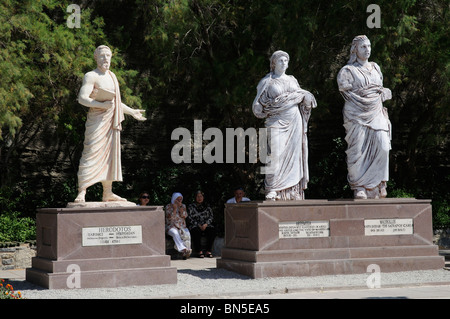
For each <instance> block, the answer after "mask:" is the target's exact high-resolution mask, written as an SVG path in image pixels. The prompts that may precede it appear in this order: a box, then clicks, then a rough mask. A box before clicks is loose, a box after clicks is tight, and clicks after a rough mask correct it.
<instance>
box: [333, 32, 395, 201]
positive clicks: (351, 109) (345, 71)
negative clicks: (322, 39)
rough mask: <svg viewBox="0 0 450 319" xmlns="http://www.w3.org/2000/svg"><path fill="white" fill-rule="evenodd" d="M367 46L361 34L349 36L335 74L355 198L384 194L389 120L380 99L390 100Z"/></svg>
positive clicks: (388, 146)
mask: <svg viewBox="0 0 450 319" xmlns="http://www.w3.org/2000/svg"><path fill="white" fill-rule="evenodd" d="M370 53H371V45H370V41H369V39H368V38H367V37H366V36H365V35H360V36H357V37H355V38H354V39H353V42H352V46H351V49H350V59H349V61H348V63H347V65H346V66H344V67H343V68H342V69H341V70H340V71H339V74H338V76H337V82H338V86H339V91H340V93H341V95H342V96H343V97H344V100H345V105H344V109H343V115H344V127H345V131H346V136H345V140H346V141H347V145H348V148H347V151H346V154H347V168H348V176H347V179H348V182H349V184H350V187H351V188H352V189H353V191H354V197H355V198H358V199H366V198H383V197H386V195H387V191H386V182H387V181H388V179H389V150H390V149H391V123H390V121H389V117H388V114H387V110H386V108H384V107H383V102H384V101H386V100H389V99H391V97H392V94H391V91H390V90H389V89H388V88H384V87H383V75H382V74H381V70H380V67H379V66H378V64H376V63H375V62H369V57H370Z"/></svg>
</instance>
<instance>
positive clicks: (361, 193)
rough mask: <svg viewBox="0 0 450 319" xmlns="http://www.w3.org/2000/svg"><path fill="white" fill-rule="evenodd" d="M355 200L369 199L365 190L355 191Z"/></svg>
mask: <svg viewBox="0 0 450 319" xmlns="http://www.w3.org/2000/svg"><path fill="white" fill-rule="evenodd" d="M354 196H355V199H367V193H366V190H365V189H361V188H358V189H355V191H354Z"/></svg>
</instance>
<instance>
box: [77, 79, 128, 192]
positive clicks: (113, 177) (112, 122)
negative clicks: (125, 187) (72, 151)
mask: <svg viewBox="0 0 450 319" xmlns="http://www.w3.org/2000/svg"><path fill="white" fill-rule="evenodd" d="M108 73H109V75H110V76H111V78H112V80H113V82H114V91H115V96H114V105H113V107H111V108H109V109H106V110H105V109H101V108H96V107H90V108H89V112H88V114H87V120H86V131H85V139H84V149H83V153H82V155H81V159H80V166H79V170H78V187H79V188H87V187H89V186H91V185H94V184H95V183H97V182H102V181H122V165H121V157H120V131H121V130H122V124H121V122H122V121H123V120H124V113H123V108H122V101H121V98H120V89H119V83H118V81H117V78H116V76H115V74H114V73H112V72H111V71H108ZM94 91H95V89H94ZM92 98H94V99H95V93H94V94H93V96H92Z"/></svg>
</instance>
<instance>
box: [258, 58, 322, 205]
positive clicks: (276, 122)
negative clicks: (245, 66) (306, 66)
mask: <svg viewBox="0 0 450 319" xmlns="http://www.w3.org/2000/svg"><path fill="white" fill-rule="evenodd" d="M288 63H289V55H288V54H287V53H286V52H284V51H276V52H275V53H273V55H272V57H271V59H270V73H268V74H267V75H266V76H265V77H264V78H263V79H262V80H261V81H260V82H259V84H258V86H257V94H256V97H255V100H254V102H253V107H252V109H253V113H254V114H255V116H256V117H258V118H265V119H266V121H265V127H266V128H267V133H268V146H267V149H268V155H269V156H268V157H269V158H270V160H269V161H270V162H269V165H268V170H267V171H266V176H265V181H264V184H265V192H266V199H268V200H302V199H304V198H305V197H304V190H305V189H306V188H307V184H308V181H309V172H308V140H307V135H306V133H307V128H308V120H309V117H310V114H311V108H314V107H316V106H317V104H316V100H315V98H314V96H313V95H312V94H311V93H310V92H308V91H305V90H303V89H301V88H300V85H299V84H298V82H297V80H296V79H295V78H294V77H293V76H291V75H286V73H285V72H286V70H287V68H288Z"/></svg>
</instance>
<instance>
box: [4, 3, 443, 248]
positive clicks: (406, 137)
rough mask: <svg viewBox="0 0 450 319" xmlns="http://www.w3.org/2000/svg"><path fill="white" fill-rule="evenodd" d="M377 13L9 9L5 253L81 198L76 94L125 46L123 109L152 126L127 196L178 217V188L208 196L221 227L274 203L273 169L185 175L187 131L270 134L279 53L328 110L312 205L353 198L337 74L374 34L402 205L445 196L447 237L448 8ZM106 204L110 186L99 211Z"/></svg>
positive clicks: (135, 135)
mask: <svg viewBox="0 0 450 319" xmlns="http://www.w3.org/2000/svg"><path fill="white" fill-rule="evenodd" d="M372 2H373V1H351V0H350V1H342V0H335V1H320V0H319V1H317V0H315V1H312V0H311V1H310V0H299V1H283V0H271V1H269V0H260V1H248V0H236V1H231V0H228V1H226V0H189V1H188V0H170V1H163V0H146V1H144V0H115V1H109V0H95V1H94V0H85V1H54V0H41V1H30V0H25V1H18V0H2V1H0V46H1V50H0V76H1V79H2V81H0V130H1V139H0V207H1V214H0V225H3V228H1V229H5V230H4V231H3V232H2V231H1V230H0V233H1V234H4V233H5V232H8V230H11V229H16V228H14V227H16V226H17V227H18V228H17V229H19V230H17V231H13V232H11V231H9V234H10V235H2V236H3V237H0V241H2V240H23V239H22V237H24V238H29V237H32V236H33V234H31V235H30V234H29V233H28V232H27V230H28V229H30V228H32V227H31V226H30V225H31V224H32V222H33V219H34V217H35V214H36V209H37V208H40V207H64V206H65V205H66V204H67V202H70V201H73V199H74V198H75V196H76V187H77V186H76V173H77V170H78V161H79V158H80V155H81V151H82V145H83V136H84V122H85V119H86V111H87V110H86V108H84V107H83V106H81V105H80V104H78V102H77V101H76V96H77V94H78V90H79V88H80V86H81V81H82V78H83V75H84V74H85V73H86V72H88V71H90V70H92V69H94V68H95V61H94V59H93V51H94V49H95V47H97V46H98V45H100V44H107V45H109V46H110V47H111V48H112V50H113V53H114V56H113V65H112V70H113V71H114V72H115V73H116V75H117V76H118V79H119V82H120V85H121V93H122V96H123V101H124V102H125V103H126V104H127V105H129V106H131V107H134V108H143V109H145V110H146V113H147V118H148V120H147V121H146V122H143V123H138V122H137V121H135V120H133V119H127V120H126V122H125V124H124V131H123V133H122V147H123V152H122V165H123V170H124V181H123V182H122V183H115V185H114V187H115V191H116V192H117V193H118V194H119V195H121V196H125V197H126V198H128V199H129V200H136V199H137V196H138V195H139V193H140V192H141V191H143V190H147V191H148V192H150V194H151V197H152V199H151V203H152V204H153V205H164V204H166V203H168V202H169V199H170V196H171V194H172V192H174V191H180V192H182V193H183V194H184V195H185V202H190V201H192V200H193V194H194V192H195V191H196V190H197V189H202V190H204V191H205V193H206V199H207V200H208V201H209V202H210V203H211V204H212V205H213V206H214V209H215V214H216V221H217V223H218V224H219V228H220V229H223V225H222V223H223V203H224V202H225V201H226V199H228V198H230V197H232V196H233V194H232V190H233V188H234V187H235V186H238V185H239V186H243V187H244V188H245V189H246V192H247V195H248V197H250V198H251V199H262V198H263V176H261V175H259V174H257V171H258V166H259V165H256V164H248V163H246V164H205V163H203V164H194V163H192V164H174V163H173V162H172V161H171V158H170V151H171V149H172V147H173V146H174V144H175V143H176V141H172V140H171V132H172V131H173V130H174V129H176V128H177V127H185V128H188V129H189V130H190V131H191V132H193V123H194V120H196V119H197V120H202V123H203V130H205V129H206V128H208V127H217V128H219V129H221V130H222V132H225V129H226V128H238V127H242V128H244V129H246V128H249V127H254V128H259V127H263V125H264V124H263V122H262V121H261V120H259V119H257V118H255V117H254V116H253V114H252V112H251V104H252V101H253V98H254V96H255V94H256V85H257V83H258V81H259V80H260V79H261V78H262V77H263V76H264V75H265V74H266V73H267V72H268V69H269V62H268V59H269V57H270V55H271V54H272V52H273V51H275V50H278V49H282V50H284V51H287V52H288V53H289V54H290V57H291V59H290V67H289V69H288V73H289V74H292V75H294V76H295V77H296V78H297V79H298V81H299V82H300V85H301V86H302V87H303V88H305V89H307V90H309V91H311V92H312V93H313V94H314V95H315V97H316V99H317V101H318V107H317V108H316V109H314V110H313V112H312V116H311V119H310V122H309V131H308V137H309V156H310V157H309V165H310V176H311V178H310V179H311V180H310V183H309V185H308V189H307V190H306V197H307V198H350V197H351V196H352V194H351V191H350V189H349V187H348V185H347V181H346V164H345V149H346V143H345V140H344V129H343V127H342V107H343V99H342V97H341V96H340V95H339V92H338V90H337V84H336V74H337V72H338V71H339V69H340V68H341V67H342V66H343V65H345V64H346V61H347V59H348V52H349V47H350V43H351V40H352V39H353V37H354V36H356V35H359V34H366V35H367V36H368V37H369V38H370V40H371V42H372V56H371V60H373V61H376V62H377V63H378V64H379V65H380V67H381V69H382V72H383V75H384V79H385V80H384V85H385V86H386V87H389V88H390V89H391V90H392V92H393V99H392V100H391V101H389V102H386V103H385V106H386V107H387V108H388V110H389V116H390V119H391V122H392V125H393V140H392V151H391V156H390V181H389V184H388V191H389V196H391V197H416V198H429V199H432V204H433V219H434V220H433V221H434V226H435V227H443V226H448V225H450V213H449V210H450V199H449V195H448V193H449V192H448V189H449V188H450V168H449V155H450V149H449V132H450V127H449V126H450V117H449V113H450V106H449V98H448V95H447V92H448V90H449V83H450V63H449V52H450V50H449V37H448V34H449V33H450V32H449V31H450V30H449V22H448V21H449V5H448V1H446V0H430V1H413V0H402V1H377V2H376V4H378V5H379V6H380V8H381V28H373V29H370V28H368V27H367V23H366V22H367V21H366V20H367V18H368V17H369V15H370V13H367V12H366V9H367V6H368V5H369V4H371V3H372ZM72 3H75V4H78V5H80V7H81V27H80V28H73V29H71V28H68V27H67V24H66V19H67V18H68V16H69V15H70V13H67V12H66V9H67V7H68V6H69V4H72ZM225 155H226V154H225ZM100 194H101V187H100V185H95V186H93V187H91V188H90V189H89V190H88V194H87V199H88V200H99V199H100ZM16 224H17V225H16ZM5 225H9V226H6V227H5ZM11 225H13V226H11ZM24 225H25V226H24ZM20 229H22V230H23V231H22V230H20ZM11 233H13V234H14V233H17V234H19V233H20V234H23V236H22V235H20V236H22V237H20V239H19V236H17V239H14V235H11Z"/></svg>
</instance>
